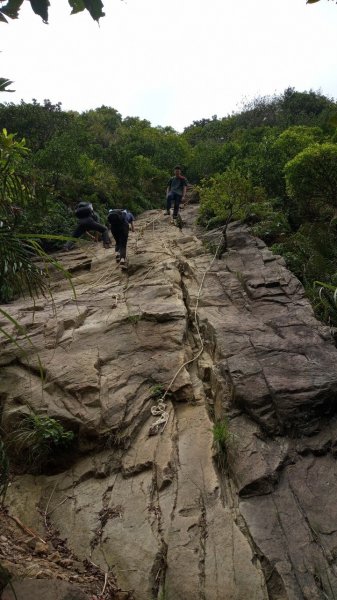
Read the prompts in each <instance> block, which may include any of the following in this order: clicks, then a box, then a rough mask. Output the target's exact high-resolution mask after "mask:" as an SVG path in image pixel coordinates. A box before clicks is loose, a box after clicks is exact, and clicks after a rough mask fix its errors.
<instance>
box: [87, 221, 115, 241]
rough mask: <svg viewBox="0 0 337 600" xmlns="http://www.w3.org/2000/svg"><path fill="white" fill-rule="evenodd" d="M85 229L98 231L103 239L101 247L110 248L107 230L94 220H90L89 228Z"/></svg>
mask: <svg viewBox="0 0 337 600" xmlns="http://www.w3.org/2000/svg"><path fill="white" fill-rule="evenodd" d="M87 229H89V230H94V231H98V232H99V233H101V234H102V239H103V246H110V238H109V231H108V228H107V227H105V225H102V224H101V223H97V222H96V221H94V219H90V224H89V227H87Z"/></svg>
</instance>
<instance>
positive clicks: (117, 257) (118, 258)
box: [115, 252, 121, 262]
mask: <svg viewBox="0 0 337 600" xmlns="http://www.w3.org/2000/svg"><path fill="white" fill-rule="evenodd" d="M115 258H116V262H119V261H120V259H121V257H120V254H119V252H116V254H115Z"/></svg>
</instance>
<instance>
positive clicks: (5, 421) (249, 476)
mask: <svg viewBox="0 0 337 600" xmlns="http://www.w3.org/2000/svg"><path fill="white" fill-rule="evenodd" d="M196 210H197V209H196V207H189V208H188V209H185V212H184V213H183V218H184V220H185V227H184V229H183V230H182V232H181V231H179V229H178V228H175V227H173V226H172V225H170V223H169V221H168V220H167V218H166V217H163V216H162V215H160V214H159V213H158V212H152V213H147V214H146V215H144V216H143V217H141V218H140V219H139V221H138V223H137V233H136V234H135V235H134V236H133V237H131V238H130V247H129V258H130V267H129V272H128V273H127V274H123V273H121V272H120V271H119V270H118V268H117V266H116V265H115V263H114V260H113V253H111V251H110V252H109V251H103V250H102V249H101V248H99V249H96V248H93V247H92V246H90V247H89V250H88V249H86V250H85V251H84V250H78V251H73V252H71V253H69V254H68V255H66V256H64V257H62V256H61V258H62V260H63V261H64V264H65V266H68V267H69V268H70V270H71V271H72V272H73V274H74V278H73V281H74V284H75V287H76V299H75V298H74V297H72V294H71V290H69V289H68V288H67V287H66V285H65V283H64V282H63V281H60V280H58V281H56V282H55V284H54V290H53V303H51V302H49V301H47V300H41V301H40V302H38V303H37V305H36V306H35V310H34V307H33V306H32V304H31V303H29V302H17V303H15V304H14V305H12V306H11V307H10V310H11V314H12V315H13V316H14V317H15V318H18V319H19V320H20V322H21V323H23V324H25V326H26V328H27V330H28V332H29V335H30V342H28V341H27V340H26V339H25V338H22V339H20V341H19V343H20V346H21V348H22V349H23V350H22V352H21V354H20V353H19V352H18V348H17V346H16V345H14V344H13V343H11V341H10V340H4V341H3V343H2V348H1V364H2V367H1V380H0V398H1V400H2V409H3V410H2V427H3V428H4V429H5V430H8V431H9V430H10V429H11V427H12V426H13V423H15V421H16V419H17V418H18V416H19V415H20V414H22V413H25V412H27V410H28V409H27V400H28V401H29V403H30V405H31V406H32V407H33V408H34V410H36V411H38V412H42V413H45V414H48V415H50V416H52V417H55V418H57V419H59V420H60V421H61V422H62V423H63V424H64V425H66V426H68V427H71V428H72V429H73V430H74V431H76V432H77V433H78V439H79V453H78V455H77V457H76V460H73V461H72V464H69V466H68V468H66V467H64V468H63V470H62V473H59V474H54V475H40V476H33V475H28V474H27V475H21V476H18V477H16V478H15V480H14V481H13V483H12V485H11V487H10V489H9V493H8V497H7V502H8V506H9V510H10V512H11V513H12V514H13V515H16V516H17V517H19V518H20V519H21V520H22V521H23V522H24V523H26V525H27V526H29V527H31V528H34V529H35V530H37V531H38V532H40V534H41V535H42V534H43V532H44V527H45V521H46V518H44V517H46V516H48V518H49V519H50V520H51V522H52V524H53V527H55V528H56V529H57V530H58V531H59V535H60V537H61V538H64V539H67V545H68V547H69V548H70V549H71V551H72V552H73V553H74V554H75V555H76V556H77V557H78V559H80V560H84V559H89V560H90V561H92V562H93V563H94V564H95V565H97V566H98V567H100V568H101V569H102V570H103V571H105V572H108V571H110V570H112V571H113V573H114V576H115V577H116V579H117V581H118V584H119V585H120V587H121V588H122V589H124V590H132V591H133V597H134V598H135V599H136V600H154V599H159V598H165V600H195V599H200V600H220V599H221V600H222V599H226V600H246V599H249V600H267V599H269V600H305V599H306V600H315V599H322V600H323V599H325V598H329V599H333V598H335V597H337V572H336V556H337V550H336V549H337V537H336V535H337V534H336V531H337V527H336V522H337V509H336V507H335V506H336V503H335V497H336V489H335V488H336V485H337V484H336V481H337V478H336V476H337V468H336V461H335V454H336V444H337V422H336V419H335V413H336V395H337V351H336V349H335V347H334V345H333V342H332V339H331V337H330V334H329V331H328V329H327V328H326V327H324V326H322V325H321V324H319V323H318V322H317V321H316V320H315V318H314V316H313V312H312V309H311V307H310V305H309V303H308V301H307V300H306V298H305V296H304V293H303V289H302V287H301V285H300V283H299V282H298V280H297V279H296V278H295V277H294V276H293V275H291V274H290V273H289V272H288V271H287V270H286V268H285V267H284V264H283V261H282V259H281V258H280V257H276V256H273V255H272V254H271V252H270V251H269V250H268V249H267V248H266V247H265V245H264V244H263V243H262V242H260V241H259V240H257V239H256V238H253V237H251V236H250V235H249V233H248V232H247V231H246V230H245V229H244V228H240V227H239V226H235V225H233V226H232V227H231V228H230V232H229V236H228V242H229V247H228V252H227V253H226V254H224V256H223V258H222V259H221V260H213V256H212V255H211V254H209V252H208V251H207V250H206V247H205V246H204V245H203V244H202V241H201V237H200V235H199V234H198V232H197V230H196V229H195V227H194V225H193V223H194V219H195V216H196ZM196 319H197V321H196ZM197 324H198V325H197ZM198 328H200V332H201V337H200V336H199V334H198ZM201 343H202V347H201ZM32 344H33V346H32ZM194 357H197V358H196V359H195V360H193V358H194ZM39 361H41V363H42V365H43V369H44V374H45V377H44V382H43V384H41V379H40V377H39ZM168 388H169V391H170V393H167V394H165V398H164V402H165V404H166V412H167V413H168V420H167V423H166V425H165V426H161V427H160V428H159V430H160V431H161V433H160V432H159V433H158V435H150V433H151V432H152V433H153V430H152V429H151V428H152V426H153V424H154V423H155V421H156V419H157V418H158V417H157V416H153V415H152V414H151V407H153V406H156V395H157V393H158V390H159V391H160V390H162V392H163V391H164V390H168ZM225 419H226V420H227V421H228V431H227V433H226V439H224V438H223V439H216V440H215V441H214V440H213V433H212V427H213V421H216V422H220V423H221V422H222V423H224V422H225ZM0 543H1V542H0ZM9 566H10V565H7V568H8V567H9Z"/></svg>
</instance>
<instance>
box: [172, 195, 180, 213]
mask: <svg viewBox="0 0 337 600" xmlns="http://www.w3.org/2000/svg"><path fill="white" fill-rule="evenodd" d="M180 200H181V196H179V194H174V207H173V218H175V217H177V216H178V212H179V205H180Z"/></svg>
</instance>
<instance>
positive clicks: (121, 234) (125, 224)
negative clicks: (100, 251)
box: [108, 208, 135, 267]
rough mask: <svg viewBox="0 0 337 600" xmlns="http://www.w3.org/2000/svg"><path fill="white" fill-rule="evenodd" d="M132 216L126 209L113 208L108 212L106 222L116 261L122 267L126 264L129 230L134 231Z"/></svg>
mask: <svg viewBox="0 0 337 600" xmlns="http://www.w3.org/2000/svg"><path fill="white" fill-rule="evenodd" d="M134 220H135V218H134V216H133V214H132V213H131V212H130V211H128V210H127V209H125V210H122V209H119V208H113V209H110V210H109V214H108V221H109V225H110V229H111V233H112V235H113V237H114V239H115V242H116V245H115V251H116V260H117V262H119V263H120V265H121V267H123V266H124V265H125V263H126V246H127V243H128V237H129V229H130V228H131V231H134V230H135V227H134Z"/></svg>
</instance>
